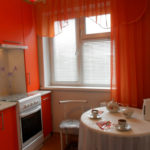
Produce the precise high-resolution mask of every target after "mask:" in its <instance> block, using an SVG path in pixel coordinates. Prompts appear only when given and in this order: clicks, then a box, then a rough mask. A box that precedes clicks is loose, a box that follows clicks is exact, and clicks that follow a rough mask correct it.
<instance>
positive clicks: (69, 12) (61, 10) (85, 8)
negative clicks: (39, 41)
mask: <svg viewBox="0 0 150 150" xmlns="http://www.w3.org/2000/svg"><path fill="white" fill-rule="evenodd" d="M45 1H46V2H45V3H42V2H41V3H37V4H36V5H35V12H36V26H37V34H38V35H40V36H48V37H53V36H54V21H57V20H58V21H60V24H61V21H62V20H67V19H71V18H79V17H83V16H84V17H85V16H96V15H100V14H105V13H109V12H110V0H45Z"/></svg>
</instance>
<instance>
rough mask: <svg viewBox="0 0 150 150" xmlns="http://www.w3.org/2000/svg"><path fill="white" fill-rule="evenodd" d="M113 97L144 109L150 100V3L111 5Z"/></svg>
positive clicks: (131, 0)
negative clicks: (145, 101) (149, 98)
mask: <svg viewBox="0 0 150 150" xmlns="http://www.w3.org/2000/svg"><path fill="white" fill-rule="evenodd" d="M111 21H112V22H111V23H112V24H111V25H112V27H111V41H112V53H111V54H112V56H111V96H112V99H114V100H116V101H117V102H119V103H121V104H123V105H128V106H133V107H141V106H142V104H143V99H144V98H148V97H150V1H148V0H142V1H141V0H112V1H111Z"/></svg>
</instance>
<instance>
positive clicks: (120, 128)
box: [115, 124, 131, 131]
mask: <svg viewBox="0 0 150 150" xmlns="http://www.w3.org/2000/svg"><path fill="white" fill-rule="evenodd" d="M115 127H116V129H117V130H119V131H129V130H131V126H130V125H129V124H127V125H126V126H125V127H124V128H122V127H120V126H119V125H118V124H117V125H116V126H115Z"/></svg>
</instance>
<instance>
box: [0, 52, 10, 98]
mask: <svg viewBox="0 0 150 150" xmlns="http://www.w3.org/2000/svg"><path fill="white" fill-rule="evenodd" d="M7 66H8V64H7V53H6V51H3V50H2V49H0V95H8V93H9V88H8V87H9V86H8V80H7V76H6V75H5V71H6V70H5V69H6V68H7Z"/></svg>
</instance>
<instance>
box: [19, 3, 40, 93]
mask: <svg viewBox="0 0 150 150" xmlns="http://www.w3.org/2000/svg"><path fill="white" fill-rule="evenodd" d="M22 5H23V24H24V43H25V45H27V46H28V49H26V50H25V70H26V87H27V92H31V91H35V90H38V89H39V70H38V52H37V39H36V31H35V21H34V11H33V5H31V4H28V3H26V2H24V1H23V2H22Z"/></svg>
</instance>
